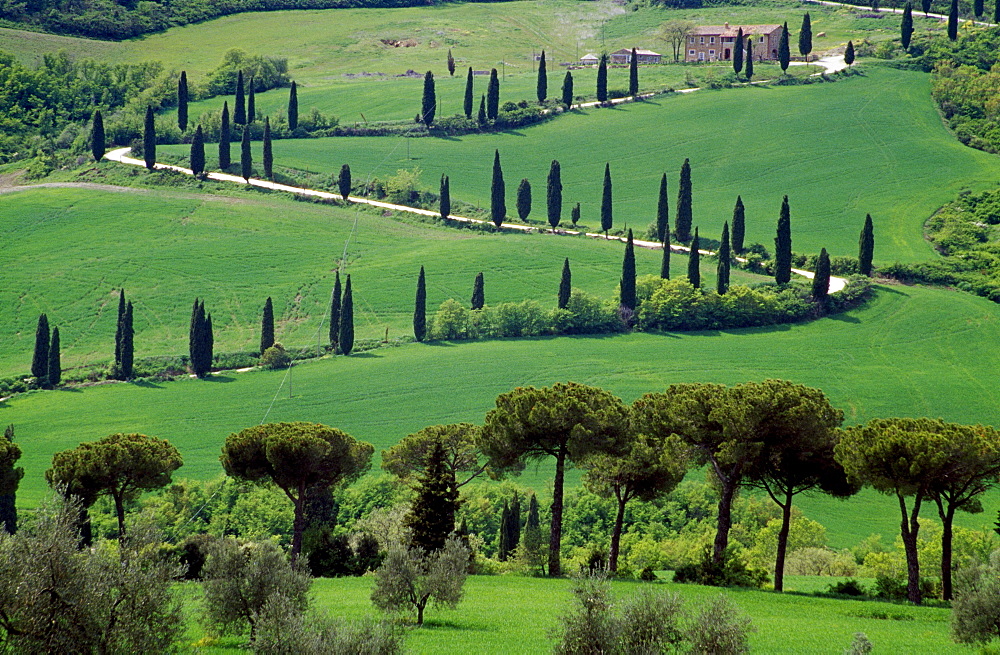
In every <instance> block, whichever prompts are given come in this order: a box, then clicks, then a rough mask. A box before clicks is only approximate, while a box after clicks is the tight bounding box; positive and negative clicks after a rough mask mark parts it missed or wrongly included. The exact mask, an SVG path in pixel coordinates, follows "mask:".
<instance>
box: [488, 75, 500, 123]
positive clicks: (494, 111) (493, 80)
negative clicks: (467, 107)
mask: <svg viewBox="0 0 1000 655" xmlns="http://www.w3.org/2000/svg"><path fill="white" fill-rule="evenodd" d="M499 115H500V78H498V77H497V69H495V68H494V69H492V70H491V71H490V81H489V84H488V85H487V86H486V118H488V119H489V120H491V121H495V120H496V119H497V116H499Z"/></svg>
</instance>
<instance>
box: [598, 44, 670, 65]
mask: <svg viewBox="0 0 1000 655" xmlns="http://www.w3.org/2000/svg"><path fill="white" fill-rule="evenodd" d="M661 57H662V55H661V54H660V53H658V52H653V51H652V50H643V49H642V48H636V49H635V58H636V60H638V62H639V63H640V64H658V63H660V58H661ZM611 63H612V64H631V63H632V50H631V49H630V48H622V49H621V50H615V51H614V52H612V53H611Z"/></svg>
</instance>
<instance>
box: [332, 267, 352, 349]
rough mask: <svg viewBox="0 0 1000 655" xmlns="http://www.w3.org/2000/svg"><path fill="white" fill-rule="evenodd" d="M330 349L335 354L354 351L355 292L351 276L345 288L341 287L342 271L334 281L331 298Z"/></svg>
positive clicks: (336, 275)
mask: <svg viewBox="0 0 1000 655" xmlns="http://www.w3.org/2000/svg"><path fill="white" fill-rule="evenodd" d="M329 337H330V347H331V348H332V349H333V352H334V354H340V355H350V354H351V351H353V350H354V291H353V289H352V287H351V274H350V273H348V274H347V280H346V283H345V284H344V286H343V288H342V287H341V285H340V269H338V270H337V272H336V274H335V277H334V281H333V293H332V294H331V296H330V332H329Z"/></svg>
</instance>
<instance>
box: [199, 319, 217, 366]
mask: <svg viewBox="0 0 1000 655" xmlns="http://www.w3.org/2000/svg"><path fill="white" fill-rule="evenodd" d="M203 304H204V303H203ZM202 329H203V331H204V334H205V339H204V341H203V343H202V363H203V364H204V366H205V372H204V373H203V374H202V375H200V376H199V377H205V376H206V375H208V374H209V373H211V372H212V356H213V349H214V347H215V336H214V335H213V332H212V315H211V314H207V315H206V316H205V323H204V325H203V327H202Z"/></svg>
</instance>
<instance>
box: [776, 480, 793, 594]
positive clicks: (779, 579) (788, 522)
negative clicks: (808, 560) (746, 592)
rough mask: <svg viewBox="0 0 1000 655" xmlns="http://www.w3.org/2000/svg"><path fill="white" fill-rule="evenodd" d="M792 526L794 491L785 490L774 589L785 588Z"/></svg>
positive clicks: (781, 589)
mask: <svg viewBox="0 0 1000 655" xmlns="http://www.w3.org/2000/svg"><path fill="white" fill-rule="evenodd" d="M791 527H792V492H791V491H786V492H785V504H784V505H782V506H781V531H780V532H778V555H777V557H775V558H774V590H775V591H784V590H785V551H786V550H787V548H788V533H789V531H790V530H791Z"/></svg>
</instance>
